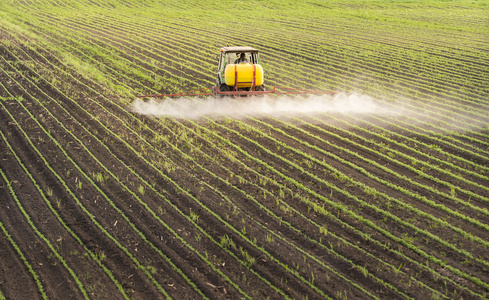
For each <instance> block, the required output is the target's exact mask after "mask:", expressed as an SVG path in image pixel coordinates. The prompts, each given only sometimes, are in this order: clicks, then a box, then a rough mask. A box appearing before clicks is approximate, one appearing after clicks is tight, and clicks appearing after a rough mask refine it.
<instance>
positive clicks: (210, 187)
mask: <svg viewBox="0 0 489 300" xmlns="http://www.w3.org/2000/svg"><path fill="white" fill-rule="evenodd" d="M118 46H120V45H118ZM134 57H135V56H130V57H129V60H132V59H134ZM114 79H116V77H114ZM211 121H212V120H211ZM211 123H212V122H211ZM150 124H151V125H152V126H153V124H152V123H150ZM196 124H197V125H198V126H199V127H201V128H206V127H205V126H201V125H199V124H198V123H196ZM212 124H214V123H212ZM109 125H110V124H109ZM112 126H113V125H112ZM199 127H198V128H199ZM126 128H127V127H126ZM201 130H202V129H201ZM245 132H246V131H245ZM181 134H182V135H183V132H182V133H181ZM223 136H226V135H223ZM228 141H229V140H228ZM131 143H133V142H131ZM231 143H234V142H231ZM168 147H171V145H168ZM156 150H157V149H153V151H156ZM134 152H135V153H136V152H141V151H139V150H138V151H134ZM197 152H198V151H197ZM250 153H251V154H249V153H248V156H253V153H254V152H252V151H251V152H250ZM158 154H159V155H161V154H162V153H158ZM141 155H142V156H143V157H149V156H150V153H144V152H141ZM180 155H181V154H180ZM150 164H151V162H148V165H150ZM190 165H192V162H191V163H190ZM283 174H284V173H282V175H283ZM195 176H196V175H194V177H195ZM234 176H236V175H234ZM283 176H284V178H285V179H286V180H288V181H290V180H291V179H290V177H287V176H286V175H283ZM260 186H261V187H262V188H264V187H266V184H264V183H263V184H261V185H260ZM305 186H307V184H306V185H305ZM207 188H208V189H214V190H216V188H215V187H214V186H213V185H210V184H209V183H208V184H207ZM265 190H266V189H265ZM216 191H217V192H220V193H221V195H222V196H223V198H224V196H225V195H226V194H225V193H223V192H222V191H221V190H220V189H217V190H216ZM269 193H272V192H269ZM228 199H229V197H228ZM256 202H258V201H255V203H256ZM318 210H319V208H318ZM343 210H344V208H343ZM249 218H251V217H249ZM357 218H358V217H357ZM202 219H203V218H202ZM360 220H361V219H360ZM262 226H263V227H265V226H264V225H263V224H262ZM235 228H236V229H238V228H239V227H238V226H237V225H236V226H235ZM238 230H239V229H238ZM235 236H236V235H235ZM237 236H239V238H241V236H240V235H239V234H238V235H237ZM224 241H226V239H224ZM250 244H251V243H250ZM228 248H229V247H228ZM231 248H232V247H231ZM367 270H368V269H367Z"/></svg>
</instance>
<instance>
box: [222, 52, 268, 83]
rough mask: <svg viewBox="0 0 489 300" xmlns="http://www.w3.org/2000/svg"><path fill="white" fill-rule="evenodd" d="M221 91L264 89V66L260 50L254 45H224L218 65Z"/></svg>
mask: <svg viewBox="0 0 489 300" xmlns="http://www.w3.org/2000/svg"><path fill="white" fill-rule="evenodd" d="M217 87H218V88H219V91H221V92H226V91H233V90H235V91H255V90H256V91H263V90H264V85H263V68H262V67H261V66H260V59H259V55H258V50H256V49H254V48H252V47H223V48H221V51H220V55H219V64H218V67H217Z"/></svg>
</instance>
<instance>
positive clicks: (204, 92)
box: [138, 86, 336, 98]
mask: <svg viewBox="0 0 489 300" xmlns="http://www.w3.org/2000/svg"><path fill="white" fill-rule="evenodd" d="M270 94H275V95H314V94H320V95H324V94H328V95H335V94H336V92H331V91H314V90H301V89H296V88H289V87H278V86H274V87H273V89H272V90H269V91H245V90H237V91H221V90H219V87H217V86H216V87H214V88H212V89H209V88H203V89H199V90H192V91H187V92H180V93H174V94H159V95H140V96H138V97H139V98H179V97H199V96H233V97H243V96H258V95H270Z"/></svg>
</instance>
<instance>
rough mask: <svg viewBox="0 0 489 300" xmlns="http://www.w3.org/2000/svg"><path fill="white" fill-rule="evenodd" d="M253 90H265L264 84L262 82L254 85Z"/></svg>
mask: <svg viewBox="0 0 489 300" xmlns="http://www.w3.org/2000/svg"><path fill="white" fill-rule="evenodd" d="M255 91H257V92H264V91H265V85H264V84H262V85H259V86H256V87H255Z"/></svg>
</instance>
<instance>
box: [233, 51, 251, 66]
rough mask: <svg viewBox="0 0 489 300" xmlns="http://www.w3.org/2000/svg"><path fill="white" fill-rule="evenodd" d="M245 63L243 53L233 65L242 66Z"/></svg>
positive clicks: (246, 60) (245, 59)
mask: <svg viewBox="0 0 489 300" xmlns="http://www.w3.org/2000/svg"><path fill="white" fill-rule="evenodd" d="M247 62H248V59H247V58H246V55H245V54H244V52H243V53H241V55H240V56H239V58H238V59H236V60H235V61H234V63H235V64H243V63H247Z"/></svg>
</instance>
